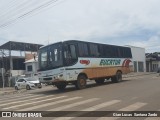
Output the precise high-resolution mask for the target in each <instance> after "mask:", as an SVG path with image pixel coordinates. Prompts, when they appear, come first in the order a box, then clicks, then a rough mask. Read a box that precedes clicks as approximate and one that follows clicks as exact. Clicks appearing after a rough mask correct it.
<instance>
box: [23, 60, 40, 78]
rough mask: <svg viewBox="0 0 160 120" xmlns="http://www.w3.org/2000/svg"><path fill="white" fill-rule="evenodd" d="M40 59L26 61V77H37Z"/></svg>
mask: <svg viewBox="0 0 160 120" xmlns="http://www.w3.org/2000/svg"><path fill="white" fill-rule="evenodd" d="M37 60H38V58H37V57H36V58H32V59H30V60H27V61H25V62H24V63H25V75H26V76H27V77H33V76H36V75H37V70H38V61H37Z"/></svg>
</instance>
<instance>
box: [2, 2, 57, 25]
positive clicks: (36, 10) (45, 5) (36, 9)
mask: <svg viewBox="0 0 160 120" xmlns="http://www.w3.org/2000/svg"><path fill="white" fill-rule="evenodd" d="M57 1H58V0H50V1H48V2H45V3H44V4H42V5H39V6H38V7H36V8H33V9H32V10H30V11H28V12H25V13H23V14H22V15H19V16H18V17H16V18H15V19H12V20H9V21H8V22H5V23H3V24H2V25H0V28H6V27H8V26H9V25H11V24H13V23H15V22H17V21H18V20H20V19H23V18H25V17H27V16H29V15H31V14H33V13H35V12H38V11H40V10H41V9H43V8H46V7H48V6H50V5H52V4H53V3H56V2H57Z"/></svg>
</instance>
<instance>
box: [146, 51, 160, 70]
mask: <svg viewBox="0 0 160 120" xmlns="http://www.w3.org/2000/svg"><path fill="white" fill-rule="evenodd" d="M158 68H160V53H158V52H155V53H146V69H147V72H157V70H158Z"/></svg>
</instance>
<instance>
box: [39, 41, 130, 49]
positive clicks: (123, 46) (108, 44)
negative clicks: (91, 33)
mask: <svg viewBox="0 0 160 120" xmlns="http://www.w3.org/2000/svg"><path fill="white" fill-rule="evenodd" d="M71 42H72V43H78V42H83V43H93V44H99V45H110V46H117V47H125V48H130V47H129V46H119V45H112V44H105V43H97V42H88V41H81V40H65V41H61V42H55V43H51V44H48V45H45V46H42V47H40V48H44V47H47V46H50V45H53V44H58V43H71Z"/></svg>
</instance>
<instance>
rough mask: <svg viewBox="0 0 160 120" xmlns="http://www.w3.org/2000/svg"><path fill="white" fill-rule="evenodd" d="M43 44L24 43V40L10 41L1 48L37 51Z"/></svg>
mask: <svg viewBox="0 0 160 120" xmlns="http://www.w3.org/2000/svg"><path fill="white" fill-rule="evenodd" d="M41 46H43V45H40V44H32V43H24V42H15V41H9V42H7V43H5V44H3V45H1V46H0V49H5V50H15V51H31V52H36V51H38V49H39V48H40V47H41Z"/></svg>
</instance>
